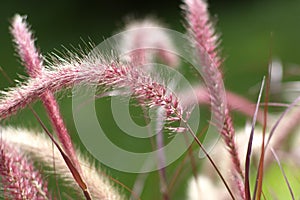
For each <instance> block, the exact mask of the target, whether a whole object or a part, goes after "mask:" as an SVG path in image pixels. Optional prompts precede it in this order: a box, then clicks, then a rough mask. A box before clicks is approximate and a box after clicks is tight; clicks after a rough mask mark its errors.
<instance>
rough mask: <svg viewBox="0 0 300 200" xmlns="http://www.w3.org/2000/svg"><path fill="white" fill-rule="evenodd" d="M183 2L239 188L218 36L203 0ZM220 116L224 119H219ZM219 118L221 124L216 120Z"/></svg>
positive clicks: (240, 173)
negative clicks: (224, 93) (223, 86)
mask: <svg viewBox="0 0 300 200" xmlns="http://www.w3.org/2000/svg"><path fill="white" fill-rule="evenodd" d="M185 4H186V5H185V10H186V20H187V23H188V30H189V33H190V34H191V36H192V39H191V40H192V43H193V44H194V46H195V48H196V55H197V56H198V57H199V59H200V62H201V63H200V64H201V66H203V76H204V77H203V78H204V80H205V83H206V85H207V87H208V91H209V93H210V96H211V97H210V99H211V101H212V110H213V112H214V113H215V114H216V117H220V119H218V120H217V123H218V122H219V124H216V126H217V127H218V128H219V129H220V131H221V135H222V136H223V139H224V140H225V143H226V145H227V148H228V151H229V153H230V155H231V159H232V163H233V165H234V168H235V171H236V172H237V173H238V174H239V175H240V178H238V177H236V175H234V177H236V178H235V179H236V184H237V186H238V187H239V188H242V187H240V186H241V185H243V183H242V180H241V179H243V178H244V173H243V171H242V169H241V164H240V160H239V157H238V150H237V147H236V144H235V141H234V134H235V131H234V128H233V123H232V119H231V117H230V114H229V109H228V106H227V105H226V103H225V100H226V99H225V98H223V97H222V94H223V91H222V87H221V85H222V84H223V79H222V73H221V71H220V66H221V64H222V60H221V58H220V57H219V55H218V43H219V37H218V35H217V34H216V33H215V30H214V27H213V24H212V23H211V22H210V17H209V14H208V11H207V4H206V2H205V1H203V0H185ZM222 116H224V117H225V119H222ZM223 121H224V124H220V122H223ZM240 193H241V196H243V193H244V192H243V191H240Z"/></svg>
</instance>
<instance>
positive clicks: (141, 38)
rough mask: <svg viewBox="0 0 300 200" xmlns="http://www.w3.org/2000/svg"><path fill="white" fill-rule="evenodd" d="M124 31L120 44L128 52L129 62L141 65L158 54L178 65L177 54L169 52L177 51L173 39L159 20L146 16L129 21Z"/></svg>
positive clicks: (164, 59) (166, 60)
mask: <svg viewBox="0 0 300 200" xmlns="http://www.w3.org/2000/svg"><path fill="white" fill-rule="evenodd" d="M159 29H161V30H159ZM124 31H126V34H125V35H124V38H122V41H121V45H120V46H121V49H122V50H123V51H124V52H126V53H128V58H129V59H127V60H128V61H129V62H131V63H134V65H136V66H141V65H145V64H149V63H151V62H153V59H154V57H155V56H156V57H158V58H160V59H161V60H162V61H163V62H164V63H165V64H167V65H168V66H172V67H176V66H177V65H178V64H179V60H178V57H177V55H175V54H172V53H171V52H169V51H170V50H174V52H176V51H175V47H174V45H173V41H171V38H169V36H168V35H167V34H166V33H165V32H164V31H165V27H164V26H162V25H161V23H159V22H158V21H157V20H155V19H153V18H146V19H144V20H139V21H133V22H128V23H127V25H126V27H125V29H124ZM149 47H151V49H150V48H149Z"/></svg>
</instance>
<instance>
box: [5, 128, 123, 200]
mask: <svg viewBox="0 0 300 200" xmlns="http://www.w3.org/2000/svg"><path fill="white" fill-rule="evenodd" d="M2 139H3V141H4V142H5V143H8V144H11V145H13V146H17V147H19V148H20V150H22V151H23V152H25V153H28V154H30V155H32V157H34V158H36V159H38V160H39V161H41V162H43V163H44V164H46V165H47V166H49V167H52V164H53V159H54V160H55V169H56V173H57V174H58V175H60V176H61V177H62V178H63V179H64V180H66V181H67V182H68V183H69V184H70V185H71V186H72V187H73V188H74V189H75V190H77V191H78V192H81V190H80V188H79V187H78V185H77V183H76V182H75V180H74V178H73V176H72V174H71V172H70V170H69V169H68V167H67V165H66V163H65V160H64V159H63V157H62V156H61V154H60V153H59V151H58V150H57V149H56V148H55V149H54V152H52V151H51V150H50V149H52V147H53V146H52V142H51V140H50V139H49V138H46V136H45V134H42V133H33V132H32V131H29V130H26V129H22V128H12V127H5V128H3V129H2ZM76 155H77V157H78V160H79V163H80V164H81V167H82V174H83V176H84V178H85V181H86V184H87V185H88V186H89V190H90V192H91V194H92V196H93V198H95V199H114V200H122V199H124V198H123V197H122V195H120V194H119V193H118V191H117V190H116V189H115V188H114V186H113V185H114V184H112V182H111V180H109V176H108V175H106V174H105V172H103V171H102V170H101V169H99V168H95V166H94V165H93V164H91V163H90V162H88V160H87V159H86V158H84V157H83V156H82V154H81V153H80V152H78V151H76Z"/></svg>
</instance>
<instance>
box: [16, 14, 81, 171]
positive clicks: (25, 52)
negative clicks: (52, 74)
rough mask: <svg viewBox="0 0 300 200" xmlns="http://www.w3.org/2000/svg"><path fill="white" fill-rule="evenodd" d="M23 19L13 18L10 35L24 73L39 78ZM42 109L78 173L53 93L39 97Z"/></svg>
mask: <svg viewBox="0 0 300 200" xmlns="http://www.w3.org/2000/svg"><path fill="white" fill-rule="evenodd" d="M25 19H26V18H25V17H22V16H20V15H16V16H15V17H14V18H13V21H12V26H11V33H12V35H13V37H14V42H15V44H16V49H17V52H18V54H19V56H20V58H21V60H22V63H23V64H24V65H25V67H26V71H27V73H28V74H29V76H30V77H32V78H39V77H41V76H42V75H43V58H42V56H41V54H40V53H39V52H38V50H37V49H36V47H35V45H34V39H33V35H32V33H31V31H30V30H29V27H28V25H27V23H26V21H25ZM40 98H41V100H42V102H43V104H44V107H45V108H46V111H47V113H48V116H49V119H50V120H51V123H52V126H53V128H54V130H55V132H56V133H57V136H58V138H59V140H60V142H61V144H62V146H63V148H64V151H65V152H66V153H67V155H68V156H69V157H70V158H71V160H72V162H73V163H74V164H75V166H76V167H77V169H78V170H79V171H80V165H79V162H78V160H77V158H76V155H75V150H74V147H73V145H72V141H71V138H70V135H69V133H68V131H67V128H66V127H65V124H64V122H63V119H62V116H61V114H60V111H59V105H58V103H57V102H56V100H55V97H54V95H53V93H52V92H51V91H49V90H47V89H45V91H44V92H43V93H42V94H41V96H40Z"/></svg>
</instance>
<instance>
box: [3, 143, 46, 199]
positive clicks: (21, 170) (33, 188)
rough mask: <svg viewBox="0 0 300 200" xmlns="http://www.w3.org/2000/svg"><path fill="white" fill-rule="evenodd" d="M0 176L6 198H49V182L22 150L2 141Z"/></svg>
mask: <svg viewBox="0 0 300 200" xmlns="http://www.w3.org/2000/svg"><path fill="white" fill-rule="evenodd" d="M0 176H1V182H2V187H3V194H4V198H5V199H17V200H21V199H32V200H44V199H49V198H50V195H49V193H48V189H47V182H46V181H45V180H44V179H43V178H42V176H41V174H40V173H39V172H38V171H37V170H35V169H34V166H33V163H32V162H30V161H29V160H28V159H27V158H26V157H25V156H23V155H22V153H21V152H20V151H18V150H17V149H15V148H13V147H12V146H11V144H7V143H6V142H5V141H3V140H1V141H0Z"/></svg>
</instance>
